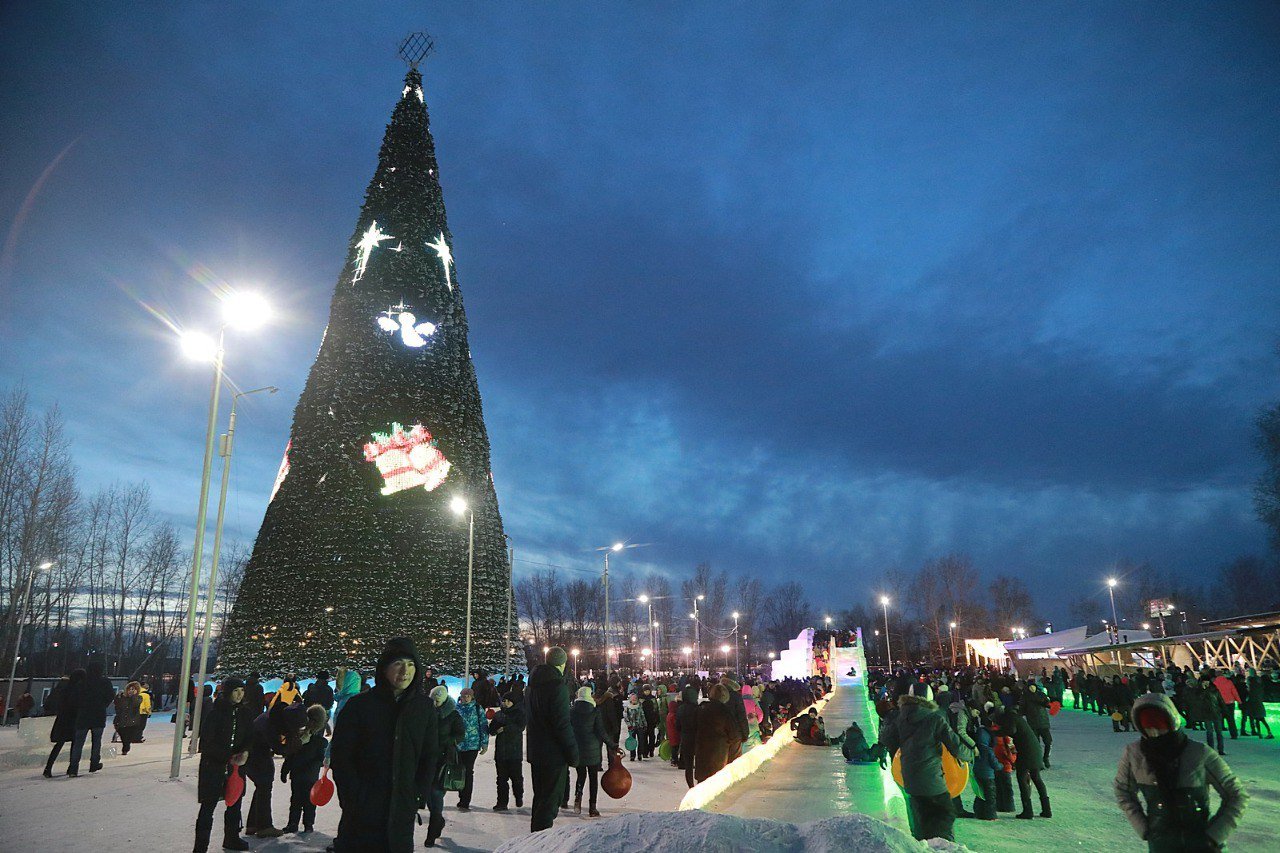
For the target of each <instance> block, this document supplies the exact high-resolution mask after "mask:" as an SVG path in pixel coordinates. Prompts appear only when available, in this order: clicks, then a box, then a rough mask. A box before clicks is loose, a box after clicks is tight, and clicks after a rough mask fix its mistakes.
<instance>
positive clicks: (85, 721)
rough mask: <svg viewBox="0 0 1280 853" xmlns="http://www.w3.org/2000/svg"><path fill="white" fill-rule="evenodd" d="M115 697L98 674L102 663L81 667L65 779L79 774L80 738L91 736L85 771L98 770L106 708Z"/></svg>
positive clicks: (95, 662)
mask: <svg viewBox="0 0 1280 853" xmlns="http://www.w3.org/2000/svg"><path fill="white" fill-rule="evenodd" d="M115 698H116V689H115V688H114V687H112V686H111V681H110V680H109V679H108V678H107V677H106V676H105V675H103V674H102V661H100V660H92V661H89V664H88V666H86V667H85V676H84V681H81V682H80V683H79V684H78V685H77V687H76V695H75V698H74V699H73V700H72V701H73V702H74V703H75V706H76V733H75V736H74V737H73V738H72V740H71V766H70V767H68V768H67V775H68V776H79V775H80V756H81V754H82V753H83V752H84V739H85V737H86V736H88V735H89V734H90V733H92V735H93V746H92V748H91V750H90V752H89V772H90V773H96V772H98V771H99V770H101V769H102V730H103V729H104V728H106V726H107V706H108V705H110V704H111V703H112V702H113V701H114V700H115Z"/></svg>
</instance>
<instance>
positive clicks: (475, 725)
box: [458, 687, 489, 812]
mask: <svg viewBox="0 0 1280 853" xmlns="http://www.w3.org/2000/svg"><path fill="white" fill-rule="evenodd" d="M458 716H460V717H462V725H463V728H464V729H465V730H466V734H465V735H464V736H463V738H462V743H460V744H458V763H459V764H460V765H462V770H463V773H464V774H465V775H464V777H463V778H464V784H463V786H462V790H461V791H459V792H458V811H463V812H465V811H470V810H471V789H472V788H473V787H474V786H475V781H476V756H478V755H484V754H485V753H486V752H488V751H489V720H488V718H487V717H486V716H485V712H484V708H481V707H480V703H478V702H476V697H475V693H474V692H472V690H471V688H470V687H464V688H462V692H461V693H460V694H458Z"/></svg>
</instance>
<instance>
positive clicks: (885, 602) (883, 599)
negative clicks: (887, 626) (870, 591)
mask: <svg viewBox="0 0 1280 853" xmlns="http://www.w3.org/2000/svg"><path fill="white" fill-rule="evenodd" d="M880 604H881V605H882V606H884V607H888V606H889V596H887V595H882V596H880Z"/></svg>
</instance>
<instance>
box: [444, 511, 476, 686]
mask: <svg viewBox="0 0 1280 853" xmlns="http://www.w3.org/2000/svg"><path fill="white" fill-rule="evenodd" d="M449 508H450V509H452V510H453V512H454V514H455V515H459V516H460V515H462V514H463V513H466V514H467V518H468V522H467V636H466V639H465V641H464V642H463V652H462V684H463V685H464V686H465V685H466V684H467V683H468V680H469V679H470V678H471V581H472V577H473V573H474V571H473V570H474V568H475V553H476V513H475V510H473V509H472V508H471V507H469V506H468V505H467V502H466V501H465V500H463V499H462V498H460V497H455V498H454V499H453V500H452V501H450V502H449Z"/></svg>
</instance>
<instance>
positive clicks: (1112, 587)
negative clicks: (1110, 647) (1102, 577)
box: [1107, 578, 1120, 637]
mask: <svg viewBox="0 0 1280 853" xmlns="http://www.w3.org/2000/svg"><path fill="white" fill-rule="evenodd" d="M1117 583H1119V581H1117V580H1116V579H1115V578H1107V592H1108V593H1110V595H1111V624H1112V625H1115V626H1116V631H1117V632H1119V630H1120V620H1119V619H1117V618H1116V584H1117ZM1116 636H1117V637H1119V634H1118V633H1117V635H1116Z"/></svg>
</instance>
